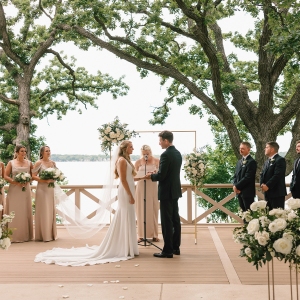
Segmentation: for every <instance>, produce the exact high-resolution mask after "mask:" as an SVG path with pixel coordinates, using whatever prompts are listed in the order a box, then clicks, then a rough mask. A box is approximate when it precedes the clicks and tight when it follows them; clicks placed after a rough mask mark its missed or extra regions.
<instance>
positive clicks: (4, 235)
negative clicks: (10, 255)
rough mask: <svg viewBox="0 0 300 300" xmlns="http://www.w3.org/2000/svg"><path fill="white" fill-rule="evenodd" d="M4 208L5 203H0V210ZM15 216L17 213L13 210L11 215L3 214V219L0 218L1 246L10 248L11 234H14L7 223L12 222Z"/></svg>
mask: <svg viewBox="0 0 300 300" xmlns="http://www.w3.org/2000/svg"><path fill="white" fill-rule="evenodd" d="M2 210H3V205H1V204H0V211H2ZM14 217H15V213H14V212H11V213H10V214H9V215H3V217H2V220H0V248H1V249H6V250H7V249H8V248H9V247H10V245H11V242H10V236H11V235H12V230H11V229H9V228H7V223H10V222H12V219H13V218H14Z"/></svg>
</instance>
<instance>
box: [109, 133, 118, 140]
mask: <svg viewBox="0 0 300 300" xmlns="http://www.w3.org/2000/svg"><path fill="white" fill-rule="evenodd" d="M109 137H110V138H111V139H114V138H115V137H116V134H115V133H114V132H113V131H112V132H110V134H109Z"/></svg>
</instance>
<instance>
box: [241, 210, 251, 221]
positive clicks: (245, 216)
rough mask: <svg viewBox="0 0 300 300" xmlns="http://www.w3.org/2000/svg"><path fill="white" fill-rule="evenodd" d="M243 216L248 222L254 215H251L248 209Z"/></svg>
mask: <svg viewBox="0 0 300 300" xmlns="http://www.w3.org/2000/svg"><path fill="white" fill-rule="evenodd" d="M242 218H243V219H244V220H245V221H246V222H250V221H251V220H252V217H251V215H250V211H249V210H247V211H244V212H243V215H242Z"/></svg>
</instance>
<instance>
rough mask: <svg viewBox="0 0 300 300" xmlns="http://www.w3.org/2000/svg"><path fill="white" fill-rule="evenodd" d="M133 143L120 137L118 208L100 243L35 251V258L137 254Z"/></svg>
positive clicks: (90, 259)
mask: <svg viewBox="0 0 300 300" xmlns="http://www.w3.org/2000/svg"><path fill="white" fill-rule="evenodd" d="M132 151H133V145H132V143H131V142H130V141H123V142H122V143H121V144H120V146H119V147H118V153H117V159H116V163H115V169H114V174H115V178H120V184H119V187H118V208H117V210H116V213H115V216H114V218H113V220H112V223H111V225H110V227H109V229H108V231H107V233H106V235H105V237H104V239H103V241H102V243H101V244H100V246H92V247H89V246H86V247H80V248H71V249H63V248H53V249H52V250H48V251H46V252H42V253H39V254H37V255H36V257H35V260H34V261H35V262H44V263H46V264H57V265H61V266H85V265H95V264H104V263H108V262H116V261H121V260H128V259H132V258H134V256H135V255H139V251H138V244H137V240H136V222H135V209H134V203H135V200H134V193H135V191H134V188H135V187H134V181H135V180H142V179H144V177H143V178H135V179H134V176H135V175H136V171H135V169H134V166H133V164H132V162H131V160H130V154H132Z"/></svg>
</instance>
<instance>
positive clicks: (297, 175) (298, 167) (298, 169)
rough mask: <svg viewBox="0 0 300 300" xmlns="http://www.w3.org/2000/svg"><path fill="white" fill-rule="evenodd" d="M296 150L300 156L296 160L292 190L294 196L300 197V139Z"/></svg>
mask: <svg viewBox="0 0 300 300" xmlns="http://www.w3.org/2000/svg"><path fill="white" fill-rule="evenodd" d="M296 152H297V154H298V158H297V159H296V160H295V162H294V167H293V175H292V181H291V185H290V190H291V192H292V196H293V198H300V140H299V141H297V142H296Z"/></svg>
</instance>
